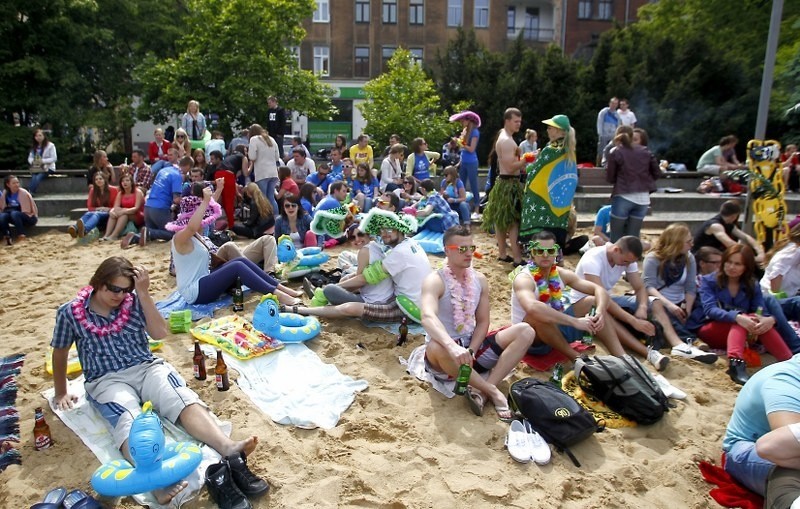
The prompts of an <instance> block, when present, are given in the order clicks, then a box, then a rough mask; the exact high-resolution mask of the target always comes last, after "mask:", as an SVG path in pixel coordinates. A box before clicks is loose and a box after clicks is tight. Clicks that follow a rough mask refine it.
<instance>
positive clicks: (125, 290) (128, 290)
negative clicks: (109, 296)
mask: <svg viewBox="0 0 800 509" xmlns="http://www.w3.org/2000/svg"><path fill="white" fill-rule="evenodd" d="M106 290H108V291H109V292H111V293H116V294H117V295H119V294H120V293H131V292H132V291H133V288H122V287H121V286H117V285H112V284H106Z"/></svg>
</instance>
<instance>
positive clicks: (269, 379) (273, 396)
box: [202, 343, 368, 429]
mask: <svg viewBox="0 0 800 509" xmlns="http://www.w3.org/2000/svg"><path fill="white" fill-rule="evenodd" d="M202 348H203V350H204V351H207V350H206V348H207V345H203V346H202ZM223 356H224V357H225V362H226V363H227V364H228V367H229V368H231V369H235V370H236V371H238V372H239V378H238V379H237V380H236V383H237V384H238V385H239V387H240V388H241V389H242V392H244V393H245V394H247V395H248V396H249V397H250V399H251V400H252V401H253V403H255V405H256V406H257V407H258V408H259V409H261V411H262V412H264V413H265V414H266V415H267V416H268V417H269V418H270V419H272V420H273V421H275V422H277V423H278V424H291V425H293V426H297V427H298V428H306V429H313V428H323V429H331V428H334V427H335V426H336V424H337V423H338V422H339V418H340V417H341V415H342V414H343V413H344V411H345V410H347V408H348V407H349V406H350V405H351V404H352V403H353V401H354V400H355V397H356V393H357V392H360V391H363V390H365V389H366V388H367V387H368V384H367V381H366V380H354V379H353V378H351V377H349V376H346V375H343V374H342V373H340V372H339V370H338V369H337V368H336V366H334V365H333V364H326V363H324V362H322V360H321V359H320V358H319V357H318V356H317V354H315V353H314V352H313V351H311V350H309V349H308V347H307V346H305V345H304V344H302V343H289V344H286V345H285V346H284V347H283V348H282V349H280V350H278V351H276V352H273V353H271V354H270V355H264V356H261V357H256V358H254V359H249V360H246V361H243V360H239V359H237V358H235V357H233V356H231V355H228V354H227V353H223Z"/></svg>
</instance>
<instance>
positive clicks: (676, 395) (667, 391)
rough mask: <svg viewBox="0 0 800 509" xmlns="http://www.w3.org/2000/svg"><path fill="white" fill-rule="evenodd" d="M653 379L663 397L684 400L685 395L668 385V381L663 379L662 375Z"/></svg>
mask: <svg viewBox="0 0 800 509" xmlns="http://www.w3.org/2000/svg"><path fill="white" fill-rule="evenodd" d="M653 378H654V379H655V381H656V383H658V387H659V388H660V389H661V392H663V393H664V396H666V397H668V398H672V399H686V393H685V392H683V391H682V390H680V389H678V388H677V387H675V386H674V385H672V384H671V383H669V380H667V379H666V378H664V375H653Z"/></svg>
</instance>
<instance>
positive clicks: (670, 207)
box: [573, 191, 800, 219]
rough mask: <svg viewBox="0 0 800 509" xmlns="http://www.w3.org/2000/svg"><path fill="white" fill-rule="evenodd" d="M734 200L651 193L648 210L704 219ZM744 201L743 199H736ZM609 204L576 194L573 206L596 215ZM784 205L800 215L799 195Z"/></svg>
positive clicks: (607, 199)
mask: <svg viewBox="0 0 800 509" xmlns="http://www.w3.org/2000/svg"><path fill="white" fill-rule="evenodd" d="M730 199H736V197H733V198H732V197H729V196H719V195H711V194H700V193H695V192H689V191H684V192H682V193H675V194H673V193H653V194H651V195H650V208H651V209H652V210H653V213H655V212H668V211H676V212H682V211H690V212H697V213H700V214H702V215H704V216H706V219H708V218H709V217H711V216H713V215H714V213H716V212H717V211H719V207H720V205H722V203H723V202H724V201H726V200H730ZM738 199H739V200H742V202H743V201H744V197H743V196H742V197H738ZM610 203H611V196H610V194H607V193H576V194H575V198H574V200H573V204H574V205H575V208H576V209H577V210H578V212H579V213H582V212H586V213H596V212H597V210H598V209H599V208H600V207H602V206H603V205H608V204H610ZM786 205H787V208H788V212H789V215H790V216H791V217H794V216H795V215H796V214H798V213H800V194H796V193H790V194H787V195H786Z"/></svg>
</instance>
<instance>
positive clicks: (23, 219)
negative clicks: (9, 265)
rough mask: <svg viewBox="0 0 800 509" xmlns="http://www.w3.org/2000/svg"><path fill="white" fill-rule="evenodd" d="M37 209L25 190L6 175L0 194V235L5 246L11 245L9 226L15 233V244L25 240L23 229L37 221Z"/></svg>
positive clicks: (12, 176)
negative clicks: (12, 227) (12, 226)
mask: <svg viewBox="0 0 800 509" xmlns="http://www.w3.org/2000/svg"><path fill="white" fill-rule="evenodd" d="M38 216H39V209H37V208H36V202H35V201H34V199H33V196H31V193H29V192H28V191H27V190H25V189H23V188H22V187H20V185H19V179H18V178H17V177H15V176H14V175H6V177H5V178H4V179H3V192H2V194H0V235H3V240H5V242H6V244H7V245H9V246H10V245H11V244H12V243H13V241H12V240H11V230H10V225H12V224H13V225H14V229H15V230H16V232H17V239H16V240H17V242H19V241H23V240H26V239H27V238H28V237H27V236H26V235H25V227H27V226H33V225H35V224H36V222H37V221H38V220H39V218H38Z"/></svg>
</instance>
